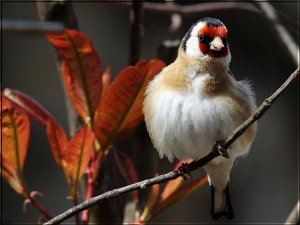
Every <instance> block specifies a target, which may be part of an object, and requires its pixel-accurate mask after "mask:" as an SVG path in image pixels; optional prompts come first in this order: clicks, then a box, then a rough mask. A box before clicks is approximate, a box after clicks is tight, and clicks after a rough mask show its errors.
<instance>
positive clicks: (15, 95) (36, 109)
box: [3, 88, 52, 126]
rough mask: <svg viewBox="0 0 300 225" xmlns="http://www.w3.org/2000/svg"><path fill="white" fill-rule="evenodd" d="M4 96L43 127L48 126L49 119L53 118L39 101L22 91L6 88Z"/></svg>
mask: <svg viewBox="0 0 300 225" xmlns="http://www.w3.org/2000/svg"><path fill="white" fill-rule="evenodd" d="M3 94H4V95H5V96H6V97H7V98H8V99H9V100H10V101H12V102H13V103H15V104H17V105H18V106H20V107H21V108H23V109H24V110H25V111H26V112H27V114H28V115H29V117H30V118H31V119H32V120H34V121H36V122H37V123H40V124H42V125H43V126H46V123H47V120H48V118H49V117H52V116H51V115H50V114H49V112H47V110H45V109H44V108H43V107H42V106H41V105H40V104H39V103H38V102H37V101H35V100H34V99H32V98H31V97H30V96H28V95H26V94H24V93H22V92H21V91H17V90H14V89H10V88H5V89H4V91H3Z"/></svg>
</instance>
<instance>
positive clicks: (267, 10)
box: [257, 1, 299, 65]
mask: <svg viewBox="0 0 300 225" xmlns="http://www.w3.org/2000/svg"><path fill="white" fill-rule="evenodd" d="M257 4H258V5H259V6H260V8H261V10H262V12H263V13H264V14H265V16H266V18H267V19H268V20H269V21H270V23H271V24H272V26H271V27H272V29H273V30H274V31H275V32H276V34H277V35H278V37H279V38H280V40H281V42H282V44H283V45H284V46H285V47H286V49H287V50H288V52H289V54H290V56H291V57H292V59H293V61H294V63H295V64H296V65H298V63H299V59H298V54H299V46H298V45H297V44H296V43H295V41H294V40H293V38H292V37H291V35H290V34H289V32H288V31H287V29H286V28H285V27H284V26H283V25H282V23H281V22H280V20H279V18H278V16H277V14H276V11H275V9H274V7H273V6H272V5H271V4H270V3H269V2H261V1H257Z"/></svg>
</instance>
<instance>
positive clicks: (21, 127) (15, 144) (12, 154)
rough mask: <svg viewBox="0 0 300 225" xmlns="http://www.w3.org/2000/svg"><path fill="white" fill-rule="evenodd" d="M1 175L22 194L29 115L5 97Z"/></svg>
mask: <svg viewBox="0 0 300 225" xmlns="http://www.w3.org/2000/svg"><path fill="white" fill-rule="evenodd" d="M1 104H2V105H1V155H2V162H1V167H2V168H3V171H4V173H2V174H1V175H3V176H4V178H6V179H7V181H8V182H9V183H10V184H11V186H12V187H13V188H14V189H15V190H16V191H17V192H18V193H22V192H23V188H22V170H23V167H24V163H25V159H26V155H27V150H28V142H29V136H30V123H29V119H28V116H27V114H26V113H25V112H24V110H22V109H21V108H20V107H18V106H17V105H14V104H12V103H11V102H10V101H9V100H8V99H7V98H6V97H5V96H2V102H1Z"/></svg>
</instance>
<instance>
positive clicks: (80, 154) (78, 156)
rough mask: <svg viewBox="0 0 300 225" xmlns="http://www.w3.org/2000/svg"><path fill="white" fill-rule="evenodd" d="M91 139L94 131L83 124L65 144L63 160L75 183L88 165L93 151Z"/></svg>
mask: <svg viewBox="0 0 300 225" xmlns="http://www.w3.org/2000/svg"><path fill="white" fill-rule="evenodd" d="M93 141H94V133H93V132H92V131H91V130H90V129H89V128H88V127H87V125H85V126H84V127H83V128H82V129H81V130H80V131H79V132H78V133H77V134H75V135H74V136H73V138H72V139H71V141H70V142H69V143H68V145H67V146H66V150H65V151H64V160H65V163H66V168H67V171H68V174H69V176H70V177H71V178H72V180H73V182H74V184H75V185H76V184H77V183H78V181H79V179H80V178H81V176H82V175H83V173H84V172H85V170H86V168H87V166H88V163H89V160H90V158H91V156H92V152H93Z"/></svg>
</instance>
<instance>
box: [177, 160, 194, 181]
mask: <svg viewBox="0 0 300 225" xmlns="http://www.w3.org/2000/svg"><path fill="white" fill-rule="evenodd" d="M178 171H179V175H180V176H182V177H183V178H184V179H185V180H190V179H192V174H191V171H190V169H189V164H188V163H182V164H181V166H179V168H178Z"/></svg>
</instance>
